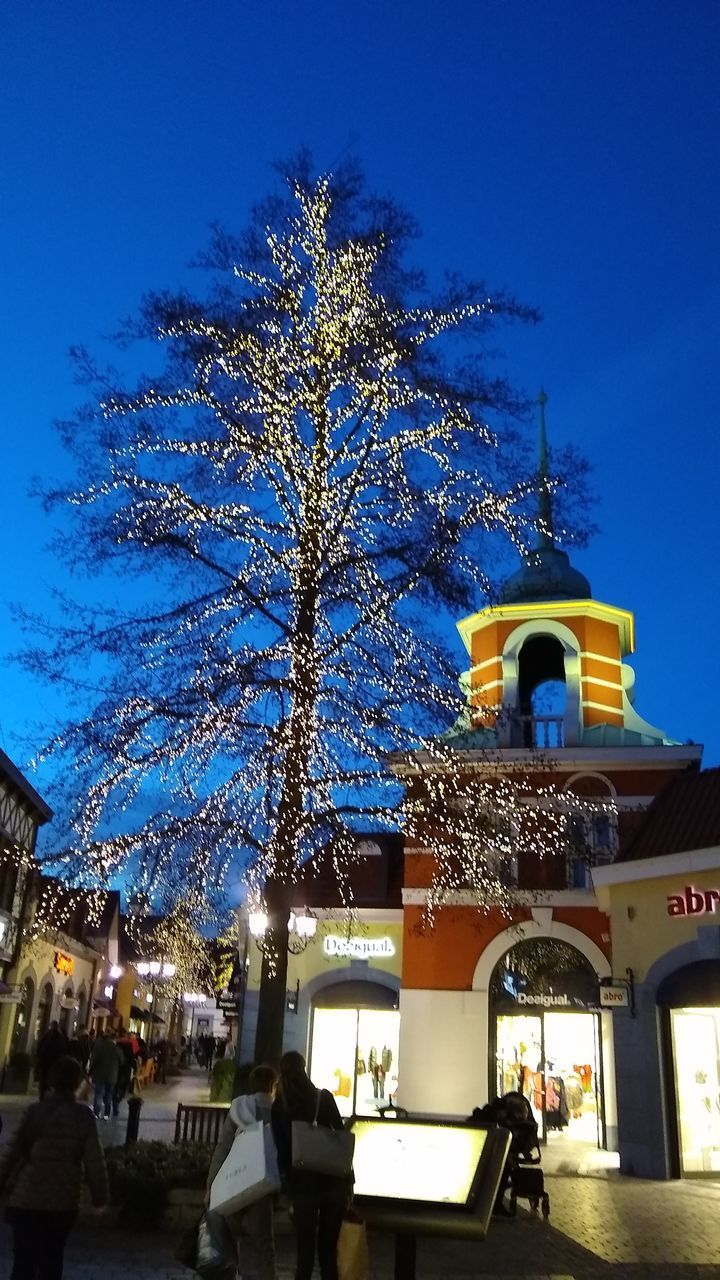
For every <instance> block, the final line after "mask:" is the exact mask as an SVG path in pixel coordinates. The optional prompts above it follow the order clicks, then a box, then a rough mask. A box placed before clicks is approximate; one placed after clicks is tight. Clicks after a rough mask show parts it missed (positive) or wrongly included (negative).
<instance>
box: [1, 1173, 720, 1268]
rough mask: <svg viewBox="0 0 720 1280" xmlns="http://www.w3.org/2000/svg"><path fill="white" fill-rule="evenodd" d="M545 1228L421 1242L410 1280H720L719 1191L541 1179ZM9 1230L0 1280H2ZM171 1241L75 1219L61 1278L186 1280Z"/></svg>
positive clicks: (284, 1244) (377, 1251)
mask: <svg viewBox="0 0 720 1280" xmlns="http://www.w3.org/2000/svg"><path fill="white" fill-rule="evenodd" d="M547 1186H548V1191H549V1194H550V1198H551V1208H552V1212H551V1217H550V1220H549V1222H544V1221H543V1219H542V1218H540V1217H536V1216H535V1215H533V1214H529V1213H525V1212H520V1213H519V1214H518V1217H517V1218H516V1219H496V1220H494V1221H493V1225H492V1227H491V1230H490V1234H489V1236H488V1239H487V1240H486V1241H485V1243H484V1244H469V1243H465V1242H448V1241H444V1240H423V1241H421V1242H420V1245H419V1248H418V1267H417V1277H418V1280H455V1277H457V1280H720V1183H717V1182H715V1183H706V1182H682V1183H680V1182H668V1183H657V1182H640V1181H637V1180H635V1179H621V1178H619V1177H607V1178H606V1177H585V1178H574V1177H562V1176H555V1175H550V1176H549V1177H548V1178H547ZM6 1232H7V1229H6V1228H5V1229H4V1231H3V1233H2V1234H0V1280H9V1270H10V1269H9V1260H8V1246H9V1240H8V1237H7V1234H6ZM174 1243H175V1242H174V1241H173V1240H172V1239H171V1238H170V1237H161V1236H157V1235H155V1236H141V1235H133V1236H132V1237H128V1236H127V1234H126V1235H123V1234H122V1233H121V1232H119V1231H117V1230H115V1229H112V1230H111V1229H108V1228H103V1227H101V1226H98V1225H97V1223H96V1222H95V1221H94V1220H92V1221H82V1222H81V1223H80V1224H79V1225H78V1227H77V1229H76V1231H75V1233H74V1236H73V1238H72V1241H71V1244H70V1246H69V1248H68V1256H67V1265H66V1271H65V1276H66V1280H191V1277H192V1274H193V1273H191V1272H189V1271H187V1270H186V1269H185V1268H184V1267H182V1266H180V1264H178V1263H176V1262H173V1259H172V1250H173V1247H174ZM277 1244H278V1262H279V1264H280V1266H279V1276H278V1280H292V1275H293V1271H292V1256H293V1249H292V1240H291V1238H290V1236H289V1234H288V1233H287V1230H286V1229H283V1230H280V1231H279V1232H278V1240H277ZM370 1256H371V1271H370V1280H391V1277H392V1275H393V1241H392V1238H391V1237H388V1236H386V1235H384V1234H382V1235H380V1234H374V1233H373V1234H371V1236H370Z"/></svg>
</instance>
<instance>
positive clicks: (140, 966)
mask: <svg viewBox="0 0 720 1280" xmlns="http://www.w3.org/2000/svg"><path fill="white" fill-rule="evenodd" d="M135 968H136V970H137V973H138V976H139V977H141V978H148V977H149V978H150V1035H149V1037H148V1043H149V1044H152V1042H153V1039H154V1038H155V993H156V989H157V984H158V982H162V981H163V980H164V979H166V978H174V977H175V974H176V973H177V966H176V965H174V964H171V963H169V962H167V961H165V960H138V962H137V964H136V965H135Z"/></svg>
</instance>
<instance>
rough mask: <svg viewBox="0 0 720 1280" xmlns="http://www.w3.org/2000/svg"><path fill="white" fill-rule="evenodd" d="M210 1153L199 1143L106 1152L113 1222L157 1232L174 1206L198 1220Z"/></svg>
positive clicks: (159, 1144) (145, 1145)
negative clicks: (113, 1209)
mask: <svg viewBox="0 0 720 1280" xmlns="http://www.w3.org/2000/svg"><path fill="white" fill-rule="evenodd" d="M212 1150H213V1148H212V1146H208V1145H207V1144H205V1143H200V1142H188V1143H177V1144H176V1143H168V1142H135V1143H133V1144H132V1145H131V1146H129V1147H109V1148H108V1149H107V1150H106V1152H105V1158H106V1160H107V1166H108V1175H109V1178H110V1194H111V1198H112V1203H113V1205H114V1206H115V1207H116V1209H117V1216H118V1221H119V1222H120V1223H121V1224H122V1225H124V1226H129V1227H135V1228H140V1229H142V1228H144V1227H147V1228H150V1227H157V1226H160V1225H161V1224H162V1222H163V1219H164V1218H165V1217H166V1216H167V1211H168V1207H169V1206H171V1205H172V1204H173V1202H175V1201H178V1202H180V1204H182V1206H183V1207H186V1208H187V1210H188V1212H189V1213H190V1215H191V1216H193V1215H194V1217H195V1218H197V1217H198V1216H199V1213H200V1209H201V1207H202V1202H203V1198H204V1195H205V1184H206V1182H207V1174H208V1169H209V1167H210V1157H211V1155H212ZM178 1192H182V1193H183V1194H176V1193H178ZM170 1225H173V1226H174V1225H177V1223H176V1222H175V1221H172V1222H171V1223H170Z"/></svg>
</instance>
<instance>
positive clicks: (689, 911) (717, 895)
mask: <svg viewBox="0 0 720 1280" xmlns="http://www.w3.org/2000/svg"><path fill="white" fill-rule="evenodd" d="M667 903H668V906H667V913H668V915H669V916H706V915H711V914H712V913H713V912H714V911H719V910H720V889H693V887H692V885H689V884H687V885H686V886H685V889H684V891H683V893H670V894H668V900H667Z"/></svg>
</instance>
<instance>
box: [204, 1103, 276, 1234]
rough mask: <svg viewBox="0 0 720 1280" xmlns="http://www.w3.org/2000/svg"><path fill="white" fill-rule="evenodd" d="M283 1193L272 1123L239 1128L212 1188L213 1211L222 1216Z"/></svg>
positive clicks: (259, 1123)
mask: <svg viewBox="0 0 720 1280" xmlns="http://www.w3.org/2000/svg"><path fill="white" fill-rule="evenodd" d="M279 1190H280V1175H279V1173H278V1166H277V1154H276V1151H275V1143H274V1142H273V1137H272V1133H271V1131H270V1125H269V1124H263V1123H262V1121H260V1120H259V1121H258V1123H257V1124H254V1125H251V1126H250V1128H249V1129H239V1130H238V1132H237V1133H236V1135H235V1139H234V1141H233V1144H232V1147H231V1148H230V1154H229V1155H228V1157H227V1159H226V1160H225V1162H224V1164H223V1165H221V1167H220V1169H219V1171H218V1173H217V1174H216V1176H215V1178H214V1179H213V1184H212V1186H211V1188H210V1209H211V1210H212V1212H213V1213H219V1214H221V1216H222V1217H227V1216H228V1214H231V1213H237V1211H238V1209H244V1208H245V1206H246V1205H248V1204H253V1203H254V1202H255V1201H256V1200H261V1199H262V1197H263V1196H267V1195H271V1194H272V1193H273V1192H275V1191H279Z"/></svg>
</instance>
